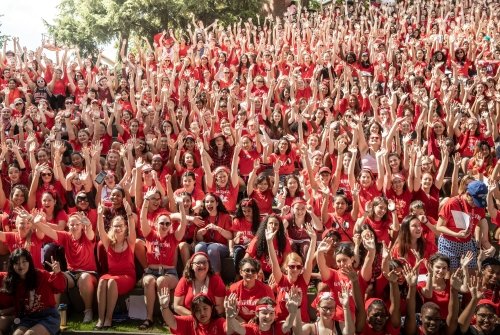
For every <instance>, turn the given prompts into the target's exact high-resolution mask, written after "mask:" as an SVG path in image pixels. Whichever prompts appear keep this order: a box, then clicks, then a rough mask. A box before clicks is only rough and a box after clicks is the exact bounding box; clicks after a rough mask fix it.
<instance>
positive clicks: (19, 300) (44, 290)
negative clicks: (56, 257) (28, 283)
mask: <svg viewBox="0 0 500 335" xmlns="http://www.w3.org/2000/svg"><path fill="white" fill-rule="evenodd" d="M36 276H37V278H36V288H35V291H34V292H33V293H32V292H31V291H27V290H26V287H25V285H24V283H25V281H24V280H20V281H19V282H18V284H17V285H16V287H15V289H14V301H15V303H16V304H15V306H14V307H15V310H16V315H19V313H20V312H21V311H24V313H25V315H29V314H31V313H36V312H41V311H43V310H46V309H48V308H54V307H55V306H56V301H55V298H54V294H56V293H63V292H64V290H65V289H66V277H64V274H63V273H62V272H59V273H57V274H54V273H51V272H47V271H45V270H40V269H36Z"/></svg>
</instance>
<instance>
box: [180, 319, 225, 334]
mask: <svg viewBox="0 0 500 335" xmlns="http://www.w3.org/2000/svg"><path fill="white" fill-rule="evenodd" d="M174 317H175V321H176V322H177V329H175V330H174V329H170V330H171V331H172V333H173V334H183V335H187V334H196V335H220V334H226V320H225V319H224V318H218V319H215V320H212V321H210V322H209V323H208V324H207V325H204V324H201V323H199V322H195V320H194V317H193V316H192V315H182V316H177V315H175V316H174Z"/></svg>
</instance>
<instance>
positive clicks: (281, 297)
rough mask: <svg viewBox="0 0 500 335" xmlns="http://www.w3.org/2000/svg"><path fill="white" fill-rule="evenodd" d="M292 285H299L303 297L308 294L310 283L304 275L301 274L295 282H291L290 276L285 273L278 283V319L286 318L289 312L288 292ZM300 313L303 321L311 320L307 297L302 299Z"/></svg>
mask: <svg viewBox="0 0 500 335" xmlns="http://www.w3.org/2000/svg"><path fill="white" fill-rule="evenodd" d="M292 286H296V287H298V288H299V291H301V292H302V296H303V297H306V296H307V286H308V284H307V283H306V282H305V280H304V276H303V275H299V277H298V278H297V281H296V282H295V283H290V281H289V280H288V277H287V276H285V275H283V276H282V277H281V280H280V282H279V283H278V288H277V290H278V293H277V295H276V304H277V305H276V319H277V320H279V321H283V320H285V319H286V318H287V316H288V314H289V313H288V310H287V309H286V301H287V300H288V292H289V291H290V288H291V287H292ZM300 315H301V316H302V321H303V322H309V301H308V300H307V299H302V303H301V305H300Z"/></svg>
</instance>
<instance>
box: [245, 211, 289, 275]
mask: <svg viewBox="0 0 500 335" xmlns="http://www.w3.org/2000/svg"><path fill="white" fill-rule="evenodd" d="M268 228H272V229H273V231H276V232H277V234H276V238H275V239H273V244H274V250H276V255H277V257H278V263H280V264H281V263H282V262H283V260H284V259H285V258H286V257H287V256H288V254H289V253H290V252H291V251H292V247H291V246H290V241H289V240H288V238H287V236H286V233H285V227H284V225H283V221H282V220H281V218H280V217H279V216H277V215H276V214H271V215H268V216H267V217H266V218H265V219H264V221H262V222H261V224H260V226H259V229H258V230H257V234H256V235H255V237H254V238H253V240H252V241H251V242H250V244H249V245H248V248H247V253H246V255H245V258H255V259H258V260H259V261H260V264H261V266H262V271H263V272H264V275H265V276H266V278H267V277H269V275H271V273H272V265H271V259H270V258H269V252H268V249H267V243H266V230H267V229H268Z"/></svg>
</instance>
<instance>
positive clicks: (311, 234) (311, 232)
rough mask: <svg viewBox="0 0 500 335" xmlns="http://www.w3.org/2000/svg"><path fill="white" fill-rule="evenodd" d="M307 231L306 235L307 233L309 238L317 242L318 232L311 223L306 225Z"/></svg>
mask: <svg viewBox="0 0 500 335" xmlns="http://www.w3.org/2000/svg"><path fill="white" fill-rule="evenodd" d="M305 230H306V233H307V236H309V238H310V239H311V240H312V239H314V240H316V238H317V235H316V231H315V230H314V228H313V226H312V224H310V223H306V224H305Z"/></svg>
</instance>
